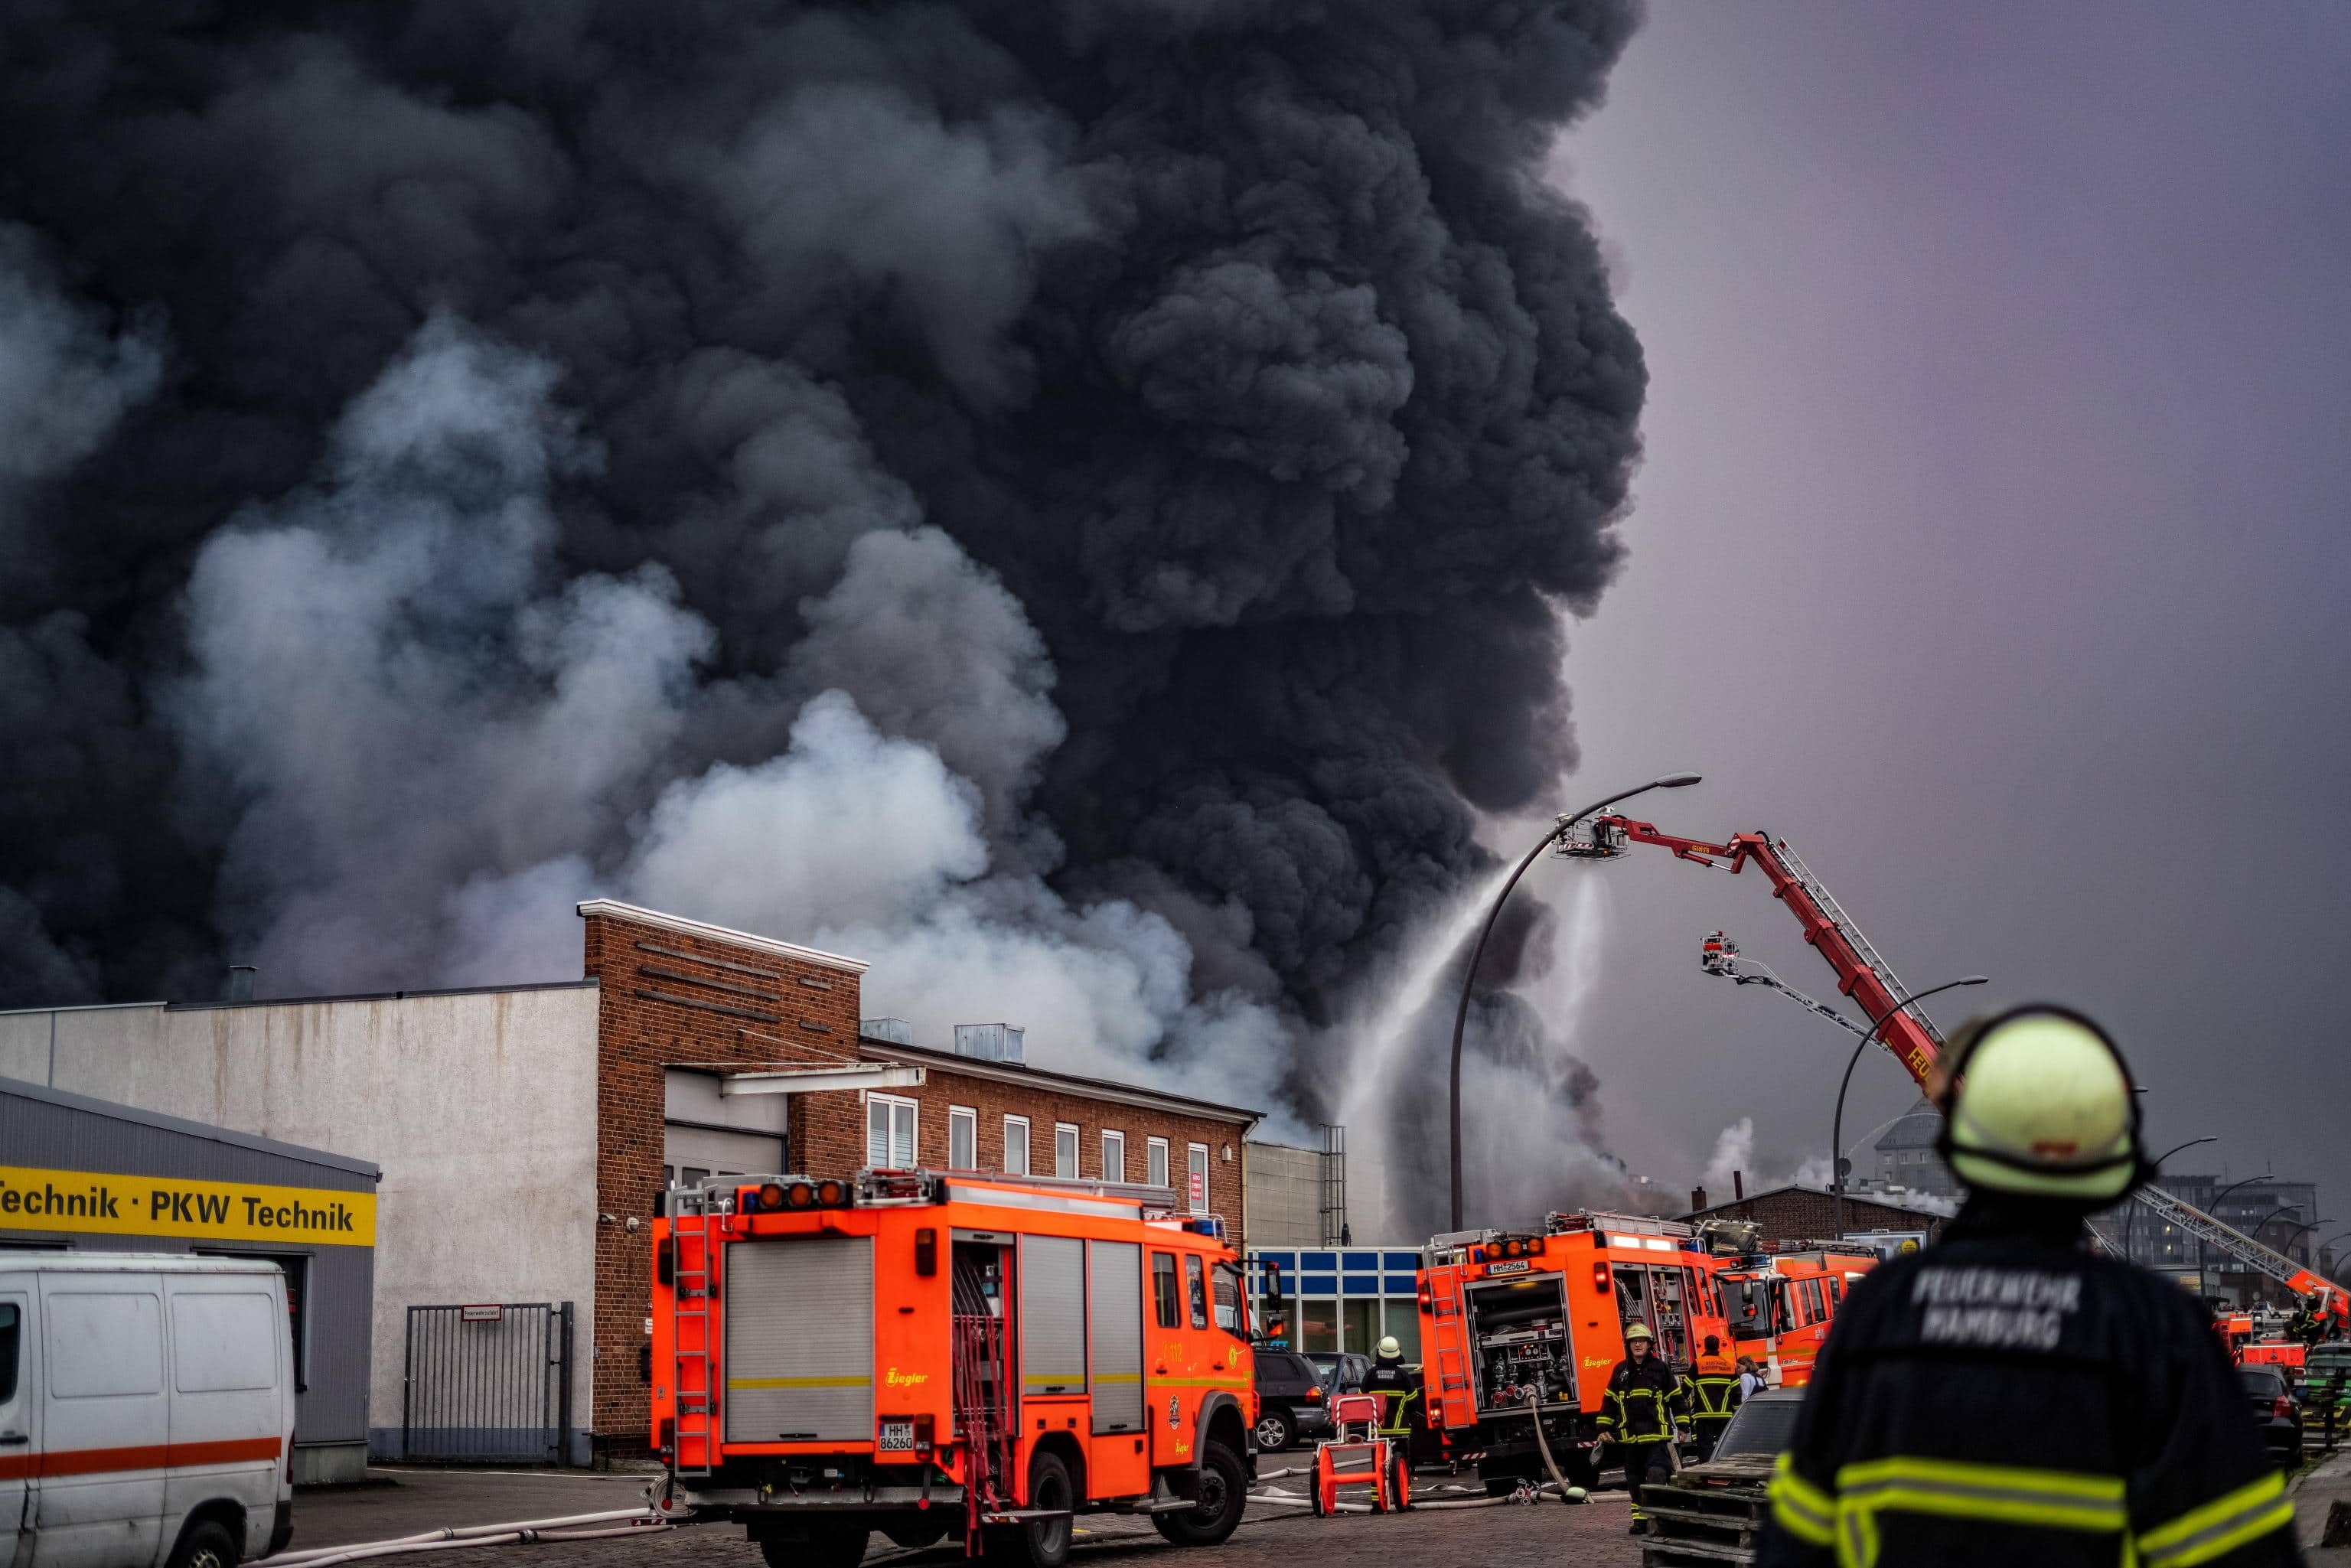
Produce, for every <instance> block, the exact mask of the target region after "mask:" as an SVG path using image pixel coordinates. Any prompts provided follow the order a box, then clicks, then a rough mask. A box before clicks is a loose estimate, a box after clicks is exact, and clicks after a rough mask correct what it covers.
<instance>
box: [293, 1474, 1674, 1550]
mask: <svg viewBox="0 0 2351 1568" xmlns="http://www.w3.org/2000/svg"><path fill="white" fill-rule="evenodd" d="M1273 1484H1274V1485H1275V1486H1276V1487H1291V1488H1295V1487H1296V1486H1297V1479H1295V1478H1290V1479H1275V1480H1274V1482H1273ZM1446 1484H1447V1483H1446V1482H1445V1481H1444V1480H1443V1479H1441V1478H1437V1477H1424V1478H1422V1479H1420V1480H1419V1481H1418V1482H1417V1483H1416V1485H1417V1487H1418V1489H1419V1490H1416V1493H1415V1496H1416V1500H1421V1501H1428V1500H1436V1499H1438V1498H1440V1497H1444V1496H1447V1495H1458V1496H1467V1495H1469V1494H1468V1492H1467V1491H1466V1490H1464V1491H1462V1492H1459V1493H1453V1494H1447V1493H1445V1492H1443V1491H1441V1490H1438V1489H1441V1488H1443V1487H1444V1486H1445V1485H1446ZM551 1490H552V1489H551ZM562 1490H566V1491H569V1489H562ZM615 1490H617V1489H615ZM605 1495H610V1494H609V1493H607V1494H605ZM575 1499H577V1500H582V1501H588V1500H589V1499H584V1498H580V1497H579V1494H578V1493H577V1492H571V1494H570V1495H568V1496H565V1497H564V1499H563V1500H564V1502H565V1503H567V1504H569V1503H571V1502H573V1501H574V1500H575ZM498 1500H499V1501H501V1502H514V1501H519V1500H521V1499H518V1498H516V1497H514V1496H513V1495H512V1493H511V1492H510V1491H505V1490H503V1489H502V1490H501V1493H500V1494H499V1495H498ZM550 1500H551V1499H550ZM593 1501H594V1502H598V1503H602V1502H603V1498H602V1497H597V1498H595V1499H593ZM604 1506H626V1505H625V1503H619V1502H617V1501H616V1502H613V1503H604ZM467 1512H468V1513H469V1515H471V1517H468V1518H466V1519H465V1521H464V1522H468V1523H487V1522H491V1520H490V1519H488V1518H483V1517H480V1511H479V1510H477V1509H475V1510H467ZM546 1516H547V1514H546V1513H545V1512H542V1513H541V1514H540V1517H546ZM504 1517H507V1518H513V1517H518V1516H517V1515H515V1514H512V1513H508V1514H507V1515H505V1516H504ZM1627 1518H1628V1515H1627V1512H1626V1510H1625V1494H1624V1493H1622V1492H1602V1493H1599V1494H1597V1495H1596V1496H1595V1498H1594V1500H1593V1501H1592V1502H1590V1503H1588V1504H1584V1505H1583V1506H1580V1507H1571V1506H1567V1505H1564V1504H1561V1503H1556V1502H1545V1503H1542V1504H1540V1505H1537V1506H1535V1507H1531V1508H1530V1507H1519V1506H1503V1507H1496V1508H1477V1509H1461V1510H1451V1509H1447V1510H1437V1509H1416V1510H1414V1511H1410V1512H1407V1513H1404V1514H1400V1515H1389V1516H1381V1515H1376V1514H1347V1515H1343V1516H1341V1517H1339V1518H1337V1519H1328V1520H1318V1519H1315V1518H1313V1517H1311V1515H1310V1514H1309V1513H1308V1512H1307V1511H1306V1510H1305V1509H1303V1508H1296V1507H1283V1506H1278V1505H1272V1504H1268V1503H1265V1502H1262V1501H1258V1502H1252V1503H1251V1505H1250V1507H1249V1513H1248V1515H1247V1516H1246V1517H1245V1518H1244V1519H1243V1521H1242V1523H1241V1527H1240V1528H1239V1530H1238V1531H1235V1532H1234V1534H1233V1538H1232V1539H1231V1540H1230V1541H1228V1542H1226V1543H1225V1544H1224V1545H1222V1546H1220V1547H1217V1549H1215V1550H1214V1551H1207V1552H1182V1551H1178V1550H1177V1549H1176V1548H1174V1547H1171V1546H1169V1545H1168V1544H1167V1543H1166V1542H1164V1541H1162V1540H1161V1539H1160V1538H1159V1535H1158V1533H1157V1532H1156V1531H1154V1530H1153V1529H1152V1528H1151V1526H1150V1524H1149V1522H1148V1521H1144V1520H1141V1519H1134V1518H1130V1517H1123V1516H1121V1515H1117V1514H1103V1515H1098V1516H1089V1517H1084V1518H1081V1520H1080V1521H1079V1523H1078V1530H1079V1534H1078V1537H1077V1549H1076V1551H1075V1552H1073V1553H1072V1554H1071V1563H1073V1564H1088V1563H1092V1564H1098V1565H1100V1568H1112V1565H1113V1564H1115V1563H1137V1564H1146V1565H1147V1564H1149V1563H1152V1562H1153V1561H1154V1560H1158V1561H1159V1568H1177V1565H1178V1564H1181V1568H1234V1565H1238V1564H1272V1563H1279V1564H1280V1568H1364V1564H1366V1563H1397V1562H1411V1563H1418V1564H1423V1565H1425V1568H1446V1565H1447V1564H1453V1563H1459V1564H1463V1565H1465V1568H1468V1565H1471V1564H1476V1565H1479V1568H1484V1565H1488V1564H1491V1565H1493V1568H1514V1565H1519V1564H1524V1565H1526V1568H1534V1565H1536V1564H1541V1568H1637V1564H1638V1563H1640V1560H1641V1553H1640V1543H1639V1542H1637V1541H1635V1540H1633V1539H1632V1538H1630V1537H1628V1536H1627V1535H1626V1534H1625V1523H1626V1521H1627ZM320 1523H321V1524H322V1525H326V1524H328V1523H329V1521H320ZM319 1533H320V1534H325V1533H328V1531H327V1530H325V1529H322V1530H321V1531H319ZM333 1533H334V1534H335V1535H337V1536H338V1537H340V1538H341V1539H350V1535H349V1534H348V1533H347V1532H346V1531H342V1530H335V1531H333ZM309 1544H312V1545H318V1544H322V1542H319V1541H317V1540H313V1541H311V1542H309ZM446 1561H447V1562H448V1563H450V1564H451V1568H476V1565H478V1568H558V1565H560V1568H574V1565H577V1568H763V1560H762V1559H761V1557H760V1555H759V1553H758V1550H757V1549H756V1548H754V1547H753V1546H752V1545H751V1544H750V1543H749V1542H747V1541H746V1540H745V1539H744V1536H743V1531H742V1529H741V1527H739V1526H737V1525H725V1524H710V1525H688V1526H685V1527H683V1528H680V1529H676V1530H667V1531H649V1532H647V1533H645V1534H643V1535H639V1536H633V1537H623V1538H621V1539H617V1540H604V1541H577V1542H543V1543H539V1544H536V1545H527V1546H491V1547H483V1548H481V1549H479V1550H476V1551H467V1552H458V1553H456V1554H455V1555H454V1556H451V1557H449V1558H447V1559H446ZM962 1561H963V1555H962V1552H961V1551H960V1549H959V1548H958V1547H956V1546H955V1545H952V1544H942V1545H939V1546H935V1547H931V1548H928V1549H926V1550H924V1551H921V1552H906V1551H903V1550H901V1549H899V1548H897V1547H894V1546H893V1545H891V1544H890V1542H888V1541H886V1540H884V1539H883V1537H881V1536H880V1535H876V1536H874V1537H873V1544H872V1548H871V1549H870V1550H869V1551H868V1552H867V1554H866V1559H865V1562H866V1565H867V1568H882V1565H883V1564H885V1563H886V1564H889V1565H890V1568H899V1565H900V1564H904V1565H906V1568H948V1565H950V1564H953V1563H960V1562H962Z"/></svg>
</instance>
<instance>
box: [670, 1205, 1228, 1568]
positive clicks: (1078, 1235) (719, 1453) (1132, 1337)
mask: <svg viewBox="0 0 2351 1568" xmlns="http://www.w3.org/2000/svg"><path fill="white" fill-rule="evenodd" d="M1172 1207H1173V1195H1172V1194H1171V1193H1169V1192H1167V1191H1166V1190H1165V1189H1163V1188H1156V1187H1131V1186H1113V1185H1109V1184H1104V1183H1099V1182H1071V1181H1048V1180H1043V1179H1039V1178H1033V1177H1021V1178H1017V1179H1006V1178H986V1177H978V1176H967V1175H965V1174H963V1173H960V1172H958V1173H954V1174H952V1175H943V1174H940V1173H936V1172H930V1171H868V1172H863V1173H862V1174H860V1175H859V1176H857V1177H856V1178H854V1179H853V1180H847V1181H843V1180H833V1179H825V1180H816V1179H811V1178H810V1177H806V1176H775V1177H768V1178H739V1177H735V1178H728V1179H727V1180H726V1182H724V1183H721V1184H716V1185H713V1186H703V1187H699V1188H695V1189H692V1190H690V1191H687V1192H684V1193H681V1194H678V1195H676V1196H675V1197H674V1200H673V1212H672V1213H671V1214H670V1215H669V1216H667V1217H665V1218H657V1219H656V1220H655V1221H654V1222H653V1259H654V1268H653V1275H654V1278H653V1385H654V1386H653V1446H654V1448H656V1449H657V1450H658V1451H659V1453H660V1455H661V1457H662V1458H663V1459H664V1463H665V1474H664V1478H663V1479H662V1481H661V1482H660V1483H658V1484H657V1485H656V1487H655V1489H654V1498H653V1500H654V1506H655V1508H656V1509H657V1510H658V1511H661V1512H662V1513H663V1514H664V1516H666V1517H668V1518H671V1519H675V1520H689V1519H690V1520H695V1521H714V1520H716V1521H738V1522H741V1523H743V1524H744V1525H746V1526H747V1528H748V1531H749V1534H750V1538H751V1539H752V1540H753V1541H754V1542H758V1545H759V1547H760V1549H761V1551H762V1552H763V1554H764V1555H765V1556H766V1558H767V1560H768V1562H769V1563H778V1564H780V1563H791V1564H794V1565H796V1568H845V1565H847V1564H851V1563H856V1562H857V1561H859V1559H860V1558H861V1557H862V1556H863V1554H864V1552H865V1548H866V1543H867V1541H868V1539H869V1536H870V1533H871V1532H872V1531H877V1530H878V1531H881V1532H882V1533H883V1534H884V1535H886V1536H887V1537H888V1538H889V1539H890V1540H891V1541H892V1542H895V1543H897V1544H898V1545H900V1546H904V1547H917V1546H923V1545H927V1544H930V1543H932V1542H936V1541H939V1540H941V1539H943V1538H945V1537H946V1535H948V1534H949V1533H950V1532H960V1533H961V1535H962V1537H963V1540H964V1544H965V1547H966V1550H967V1552H971V1553H973V1554H977V1552H980V1551H981V1550H982V1549H983V1547H985V1548H986V1549H987V1550H988V1551H989V1552H991V1554H993V1553H994V1552H1007V1553H1008V1554H1010V1555H1012V1556H1014V1557H1017V1558H1020V1559H1024V1560H1026V1561H1028V1562H1030V1563H1037V1564H1043V1565H1046V1568H1050V1565H1052V1564H1057V1563H1061V1561H1063V1559H1064V1558H1066V1557H1067V1555H1068V1553H1069V1550H1070V1541H1071V1529H1072V1527H1071V1518H1072V1516H1073V1515H1074V1514H1076V1513H1079V1512H1083V1511H1091V1510H1099V1509H1113V1510H1116V1511H1120V1512H1127V1513H1147V1514H1149V1515H1151V1517H1152V1522H1153V1523H1154V1524H1155V1525H1156V1526H1157V1527H1158V1530H1159V1532H1160V1533H1161V1534H1162V1535H1164V1536H1165V1537H1166V1538H1167V1539H1168V1540H1170V1541H1172V1542H1175V1543H1176V1544H1178V1545H1194V1546H1206V1545H1214V1544H1215V1543H1217V1542H1220V1541H1223V1540H1224V1539H1225V1538H1226V1537H1227V1536H1228V1535H1230V1534H1231V1533H1232V1531H1233V1528H1234V1526H1235V1525H1237V1524H1238V1522H1239V1521H1240V1515H1241V1510H1242V1508H1243V1506H1244V1504H1245V1501H1246V1496H1247V1491H1248V1488H1249V1482H1250V1480H1251V1479H1253V1477H1254V1474H1255V1469H1256V1458H1257V1456H1256V1448H1255V1446H1254V1444H1253V1443H1252V1442H1251V1440H1250V1436H1249V1434H1250V1432H1251V1430H1252V1429H1253V1428H1254V1427H1255V1426H1256V1422H1257V1408H1256V1406H1257V1398H1256V1392H1255V1386H1254V1376H1253V1372H1254V1364H1253V1363H1252V1360H1251V1357H1250V1352H1249V1319H1248V1302H1247V1300H1246V1292H1245V1291H1244V1287H1243V1275H1242V1271H1241V1262H1240V1258H1239V1256H1238V1253H1237V1252H1236V1251H1235V1249H1233V1248H1232V1246H1231V1245H1230V1244H1229V1243H1228V1242H1227V1241H1226V1239H1225V1238H1224V1235H1223V1222H1222V1221H1221V1220H1219V1219H1217V1218H1214V1217H1187V1218H1178V1217H1176V1216H1175V1214H1174V1213H1173V1212H1172Z"/></svg>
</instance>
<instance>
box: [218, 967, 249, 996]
mask: <svg viewBox="0 0 2351 1568" xmlns="http://www.w3.org/2000/svg"><path fill="white" fill-rule="evenodd" d="M256 972H257V971H256V969H255V968H254V967H253V966H252V965H251V964H231V965H230V966H229V967H228V986H227V988H226V989H225V991H224V992H223V993H222V998H221V999H222V1000H224V1001H231V1002H249V1001H251V1000H253V977H254V975H255V974H256Z"/></svg>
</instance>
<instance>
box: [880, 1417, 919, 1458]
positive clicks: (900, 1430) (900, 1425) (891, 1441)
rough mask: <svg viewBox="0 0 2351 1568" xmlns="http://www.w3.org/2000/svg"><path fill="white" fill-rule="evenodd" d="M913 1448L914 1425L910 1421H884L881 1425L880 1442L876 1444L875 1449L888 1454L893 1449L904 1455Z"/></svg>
mask: <svg viewBox="0 0 2351 1568" xmlns="http://www.w3.org/2000/svg"><path fill="white" fill-rule="evenodd" d="M876 1447H878V1448H881V1449H882V1451H883V1452H884V1453H888V1452H890V1451H892V1450H893V1449H895V1450H897V1451H899V1452H901V1453H904V1452H905V1451H907V1450H909V1449H912V1448H914V1423H913V1422H912V1421H884V1422H883V1423H882V1441H881V1442H880V1443H879V1444H877V1445H876Z"/></svg>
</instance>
